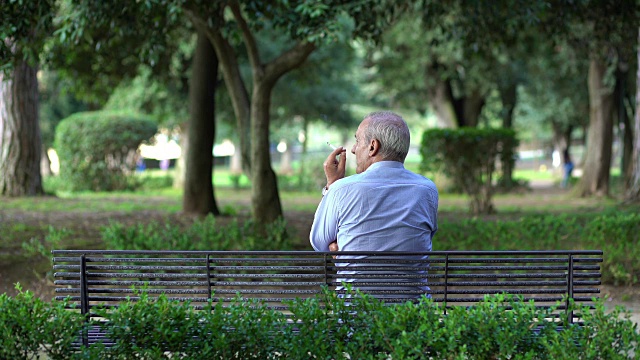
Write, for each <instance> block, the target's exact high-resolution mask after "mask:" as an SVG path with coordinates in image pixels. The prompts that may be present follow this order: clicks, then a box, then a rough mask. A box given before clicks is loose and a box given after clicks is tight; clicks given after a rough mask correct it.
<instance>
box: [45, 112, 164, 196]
mask: <svg viewBox="0 0 640 360" xmlns="http://www.w3.org/2000/svg"><path fill="white" fill-rule="evenodd" d="M156 131H157V126H156V125H155V123H153V122H152V121H151V120H148V119H146V118H142V117H140V116H137V115H131V114H123V113H111V112H83V113H76V114H73V115H71V116H70V117H68V118H66V119H64V120H62V122H60V124H59V125H58V127H57V128H56V139H55V148H56V151H57V152H58V157H59V158H60V178H61V181H62V182H63V183H64V184H65V185H66V186H67V187H68V190H72V191H79V190H93V191H112V190H123V189H128V188H130V187H131V186H132V183H131V180H132V177H131V175H132V173H133V171H134V169H135V163H136V151H137V149H138V147H139V146H140V144H141V143H142V142H143V141H145V140H148V139H150V138H151V137H152V136H153V135H154V134H155V133H156Z"/></svg>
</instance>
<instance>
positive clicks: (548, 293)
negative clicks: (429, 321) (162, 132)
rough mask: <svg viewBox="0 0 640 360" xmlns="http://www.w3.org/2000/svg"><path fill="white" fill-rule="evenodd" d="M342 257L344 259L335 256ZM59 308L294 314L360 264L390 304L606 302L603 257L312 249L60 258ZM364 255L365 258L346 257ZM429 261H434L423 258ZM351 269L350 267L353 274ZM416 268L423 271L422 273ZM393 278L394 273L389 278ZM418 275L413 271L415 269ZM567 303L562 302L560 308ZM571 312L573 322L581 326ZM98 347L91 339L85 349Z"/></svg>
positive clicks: (90, 253)
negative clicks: (292, 304) (291, 309)
mask: <svg viewBox="0 0 640 360" xmlns="http://www.w3.org/2000/svg"><path fill="white" fill-rule="evenodd" d="M336 254H338V255H340V258H338V259H336V258H334V257H333V255H336ZM53 256H54V257H53V262H54V270H55V273H54V277H55V278H56V280H55V282H54V283H55V285H56V286H57V288H56V293H57V294H58V295H57V296H56V299H57V300H63V299H66V298H68V299H69V300H70V302H69V308H72V309H79V310H80V312H81V313H82V314H84V315H86V317H87V319H90V318H91V317H93V316H95V314H93V313H92V309H93V308H94V307H117V306H118V304H119V303H122V302H124V301H136V300H137V299H138V295H139V292H142V291H144V292H145V293H147V294H148V296H150V297H157V296H160V294H165V295H166V296H167V297H169V298H170V299H173V300H177V301H189V302H190V303H191V305H192V306H193V307H194V308H196V309H203V308H205V306H206V305H207V304H208V303H210V302H212V303H214V304H216V303H220V302H221V303H223V305H228V304H229V303H231V302H232V301H235V300H237V296H238V294H239V296H240V298H241V299H261V300H264V301H265V303H267V304H268V306H269V307H270V308H273V309H276V310H286V309H287V306H286V304H285V301H286V300H289V299H294V298H296V297H310V296H314V295H316V294H320V293H321V292H322V290H323V288H324V287H328V288H330V289H333V290H334V291H336V292H343V291H341V290H336V287H337V286H339V285H341V283H340V282H339V280H340V279H344V278H345V277H346V276H345V275H340V274H338V270H341V269H345V268H344V267H341V266H340V265H345V264H347V263H350V265H357V266H359V267H358V268H357V269H358V270H362V271H363V272H364V274H360V275H349V278H353V279H355V280H356V281H358V282H359V283H358V284H357V285H356V286H358V287H361V286H367V285H369V286H373V287H375V288H376V290H375V291H364V292H369V293H371V294H372V295H373V296H376V295H378V296H381V295H384V296H386V297H390V298H388V299H387V298H385V300H384V301H385V303H394V302H404V301H407V298H406V296H407V295H409V296H419V295H421V294H424V295H427V296H429V297H431V299H432V300H433V301H434V302H436V303H441V304H442V309H443V315H446V312H447V309H448V308H450V307H451V306H460V305H463V306H470V305H473V303H477V302H479V301H483V300H484V298H485V296H486V295H494V294H501V293H504V294H511V295H519V296H522V297H523V300H525V301H528V300H533V301H534V302H535V304H536V306H540V307H547V308H548V307H551V306H557V310H558V311H569V306H568V305H569V301H571V300H573V301H574V302H575V303H578V304H584V305H587V306H590V307H593V306H594V304H593V299H594V298H597V297H599V293H600V289H599V288H598V286H599V285H600V283H601V282H600V277H601V269H600V263H601V262H602V251H601V250H575V251H571V250H567V251H565V250H558V251H432V252H428V253H408V252H361V251H360V252H339V253H331V252H312V251H127V250H54V251H53ZM344 256H348V257H353V258H355V257H366V258H364V259H344V258H343V257H344ZM421 256H428V259H426V260H419V261H418V260H416V257H421ZM348 269H352V268H348ZM416 269H420V270H424V271H415V270H416ZM389 270H391V271H389ZM405 270H406V271H408V275H406V276H404V275H403V276H400V277H402V278H403V279H404V281H409V282H410V283H409V285H416V286H417V285H424V283H422V282H421V281H426V282H427V284H426V285H427V286H429V288H430V289H429V290H428V291H426V292H420V290H417V289H418V288H417V287H416V290H413V291H407V290H394V287H397V285H398V278H399V275H398V274H397V271H405ZM409 270H410V271H409ZM561 302H562V303H561ZM579 320H580V319H579V315H576V317H574V314H573V313H571V314H569V321H570V322H574V321H579ZM90 342H91V341H90V340H89V339H88V338H87V337H86V336H85V337H84V339H83V343H84V344H85V345H88V344H89V343H90Z"/></svg>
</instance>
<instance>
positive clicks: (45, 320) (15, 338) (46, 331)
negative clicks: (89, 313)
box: [0, 286, 84, 359]
mask: <svg viewBox="0 0 640 360" xmlns="http://www.w3.org/2000/svg"><path fill="white" fill-rule="evenodd" d="M17 289H18V291H19V293H18V295H17V296H15V297H9V296H7V295H6V294H2V295H0V359H37V358H39V357H40V356H42V354H45V355H46V356H48V358H50V359H67V358H69V357H70V354H71V353H72V346H71V345H72V343H73V341H74V340H75V338H76V336H77V335H78V333H79V331H80V329H82V326H83V323H84V317H83V316H81V315H80V314H79V313H77V312H72V311H67V310H65V309H64V307H65V303H64V302H51V303H47V302H45V301H43V300H41V299H39V298H37V297H35V296H34V294H33V293H31V292H29V291H27V292H22V290H21V289H20V287H19V286H17Z"/></svg>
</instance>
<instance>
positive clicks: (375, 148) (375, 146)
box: [369, 139, 380, 156]
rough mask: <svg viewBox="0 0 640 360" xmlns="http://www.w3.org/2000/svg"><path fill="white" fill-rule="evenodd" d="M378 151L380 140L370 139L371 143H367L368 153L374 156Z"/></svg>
mask: <svg viewBox="0 0 640 360" xmlns="http://www.w3.org/2000/svg"><path fill="white" fill-rule="evenodd" d="M378 151H380V141H378V140H377V139H373V140H371V143H370V144H369V155H370V156H376V155H377V154H378Z"/></svg>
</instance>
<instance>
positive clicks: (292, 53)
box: [264, 41, 316, 83]
mask: <svg viewBox="0 0 640 360" xmlns="http://www.w3.org/2000/svg"><path fill="white" fill-rule="evenodd" d="M315 49H316V45H315V44H314V43H311V42H307V41H301V42H298V43H297V44H296V45H295V46H294V47H292V48H291V49H289V50H287V51H285V52H283V53H282V54H280V56H278V57H277V58H275V59H274V60H273V61H271V62H270V63H268V64H267V66H266V67H265V71H264V76H265V79H264V80H265V81H271V82H274V83H275V82H276V81H277V80H278V79H279V78H280V77H281V76H282V75H284V74H286V73H287V72H289V71H290V70H293V69H295V68H297V67H298V66H300V65H301V64H302V63H303V62H304V61H305V60H306V59H307V57H309V55H310V54H311V53H312V52H313V50H315Z"/></svg>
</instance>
